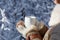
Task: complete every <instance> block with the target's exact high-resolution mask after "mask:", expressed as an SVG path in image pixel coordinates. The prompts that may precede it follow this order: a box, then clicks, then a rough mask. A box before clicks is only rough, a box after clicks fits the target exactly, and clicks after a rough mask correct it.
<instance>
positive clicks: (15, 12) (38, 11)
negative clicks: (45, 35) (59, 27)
mask: <svg viewBox="0 0 60 40" xmlns="http://www.w3.org/2000/svg"><path fill="white" fill-rule="evenodd" d="M53 7H54V3H53V1H52V0H0V8H1V9H2V10H3V9H5V16H6V17H7V19H8V20H9V22H10V23H11V24H8V23H4V22H2V21H0V40H24V38H23V37H22V36H21V34H20V33H19V32H18V31H17V30H16V22H18V21H19V20H21V19H24V16H31V15H34V16H36V17H37V19H38V20H39V21H40V20H42V21H44V22H45V24H46V25H48V21H49V19H50V14H51V11H52V9H53ZM1 19H2V16H1V13H0V20H1ZM2 24H4V28H8V29H10V30H4V29H1V25H2Z"/></svg>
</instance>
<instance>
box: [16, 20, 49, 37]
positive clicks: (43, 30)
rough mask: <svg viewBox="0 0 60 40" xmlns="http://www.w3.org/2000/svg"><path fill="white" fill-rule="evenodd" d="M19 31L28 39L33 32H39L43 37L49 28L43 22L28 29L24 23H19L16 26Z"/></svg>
mask: <svg viewBox="0 0 60 40" xmlns="http://www.w3.org/2000/svg"><path fill="white" fill-rule="evenodd" d="M16 28H17V30H18V31H19V32H20V33H21V34H22V35H23V36H24V37H25V38H26V36H27V34H28V33H29V32H31V31H33V30H34V31H36V32H39V33H40V35H41V36H42V37H43V36H44V34H45V33H46V31H47V30H48V28H47V27H46V26H45V25H44V23H43V22H39V24H38V25H37V24H36V25H31V26H30V27H26V26H25V24H24V22H23V21H19V22H18V23H17V25H16ZM34 31H33V32H34Z"/></svg>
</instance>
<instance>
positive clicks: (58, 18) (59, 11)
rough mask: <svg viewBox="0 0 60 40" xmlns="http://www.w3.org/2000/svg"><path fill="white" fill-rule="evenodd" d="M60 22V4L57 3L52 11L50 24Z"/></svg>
mask: <svg viewBox="0 0 60 40" xmlns="http://www.w3.org/2000/svg"><path fill="white" fill-rule="evenodd" d="M58 23H60V4H57V5H56V6H55V8H54V9H53V11H52V14H51V18H50V21H49V26H53V25H56V24H58Z"/></svg>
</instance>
